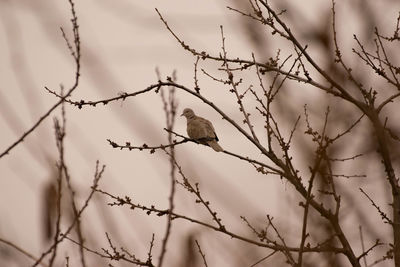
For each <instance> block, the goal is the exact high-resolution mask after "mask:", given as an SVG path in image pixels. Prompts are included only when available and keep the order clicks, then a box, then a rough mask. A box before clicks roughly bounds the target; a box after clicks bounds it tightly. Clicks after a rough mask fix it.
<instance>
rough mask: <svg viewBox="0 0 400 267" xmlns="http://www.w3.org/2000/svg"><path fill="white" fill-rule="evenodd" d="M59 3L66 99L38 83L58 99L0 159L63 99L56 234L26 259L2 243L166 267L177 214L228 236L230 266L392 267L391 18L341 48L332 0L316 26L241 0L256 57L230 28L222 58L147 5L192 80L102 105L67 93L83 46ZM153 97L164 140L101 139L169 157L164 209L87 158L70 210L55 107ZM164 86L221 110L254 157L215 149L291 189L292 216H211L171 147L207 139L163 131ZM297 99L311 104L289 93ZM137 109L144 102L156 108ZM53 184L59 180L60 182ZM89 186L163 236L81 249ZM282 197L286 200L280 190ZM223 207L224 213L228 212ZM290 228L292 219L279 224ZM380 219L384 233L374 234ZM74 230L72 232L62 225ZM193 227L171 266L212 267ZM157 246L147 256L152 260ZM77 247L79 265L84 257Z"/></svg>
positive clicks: (259, 0)
mask: <svg viewBox="0 0 400 267" xmlns="http://www.w3.org/2000/svg"><path fill="white" fill-rule="evenodd" d="M69 3H70V6H71V11H72V32H73V42H70V41H69V39H68V38H67V35H66V33H65V32H64V30H62V35H63V36H64V39H65V41H66V43H67V46H68V49H69V51H70V53H71V56H72V57H73V59H74V62H75V66H76V70H75V82H74V84H73V85H72V86H71V87H70V89H68V90H66V93H65V94H64V93H63V90H61V93H59V92H57V91H56V90H53V89H50V88H47V87H46V90H47V92H48V93H50V94H52V95H54V96H55V97H56V98H57V102H56V104H55V105H54V106H53V107H52V108H51V109H49V110H48V111H47V112H46V113H45V114H44V115H43V116H42V117H40V119H39V120H38V121H37V122H36V123H35V124H34V125H33V126H32V127H31V128H30V129H28V130H27V131H26V132H25V133H24V134H23V135H22V136H21V137H20V138H19V139H17V141H15V142H14V143H12V144H11V145H10V146H9V147H8V148H7V149H6V150H5V151H4V152H2V153H1V154H0V158H1V157H3V156H5V155H7V154H9V153H11V152H12V150H13V148H14V147H16V146H17V145H19V144H20V143H21V142H22V141H23V140H24V139H25V138H26V137H27V136H28V135H30V134H31V133H32V132H34V131H35V130H36V129H37V127H38V125H39V124H40V123H41V122H42V121H43V120H44V119H46V118H47V117H48V116H49V115H50V114H51V113H52V112H53V110H55V109H56V108H57V107H58V106H62V121H61V122H60V120H57V119H55V121H54V128H55V136H56V144H57V150H58V154H59V159H58V161H57V165H56V167H57V175H56V176H57V179H56V185H53V187H50V189H51V190H50V193H49V194H48V195H49V196H52V197H53V198H54V199H55V200H54V201H55V202H56V205H55V206H54V205H49V210H50V209H52V210H53V211H52V214H55V216H54V215H52V216H53V217H55V220H54V222H52V223H51V224H52V225H53V226H54V227H55V230H52V231H49V232H50V233H51V235H52V242H51V245H50V246H49V247H48V248H47V249H46V250H44V252H43V253H42V255H41V256H40V257H38V258H35V257H34V256H32V255H31V254H30V253H27V252H24V250H22V249H20V248H18V246H16V245H15V244H12V243H10V242H8V241H6V240H3V239H0V242H2V243H4V244H6V245H9V246H12V247H13V248H16V249H17V250H19V251H21V252H22V253H24V254H25V255H26V256H27V257H29V258H31V259H32V258H33V259H34V260H35V263H34V266H36V265H38V264H44V261H45V257H46V256H47V255H51V256H50V259H49V261H48V265H49V266H53V265H54V264H55V259H56V258H57V255H58V254H59V253H57V251H58V249H59V246H60V243H61V242H65V241H66V240H68V241H69V242H68V243H69V244H73V245H74V246H75V245H76V248H77V251H78V253H79V254H78V255H79V259H80V264H81V266H89V265H91V263H89V262H91V261H92V260H93V262H94V259H101V260H102V261H101V262H102V263H103V264H104V263H105V262H113V263H112V264H115V263H116V262H117V263H119V264H121V266H125V265H131V264H132V265H137V266H166V265H167V264H168V263H169V262H168V260H167V258H168V255H169V254H168V253H170V252H171V251H172V250H173V249H172V247H174V246H176V244H175V243H173V240H171V234H172V233H173V231H174V232H177V233H179V232H180V230H181V229H180V227H178V226H177V222H178V221H183V222H185V223H186V224H188V225H191V226H193V227H196V229H207V230H213V231H212V235H216V236H218V237H220V239H221V240H220V242H221V244H222V243H223V242H224V241H222V239H223V238H226V237H227V238H229V240H230V242H226V243H227V244H228V245H231V244H232V245H231V246H232V247H231V249H227V251H228V252H229V253H231V256H230V260H231V261H232V262H236V264H237V265H238V266H257V265H258V266H261V265H262V264H268V263H269V262H273V264H282V263H283V262H284V263H286V264H287V265H290V266H296V267H297V266H315V265H316V264H319V263H322V264H321V265H325V266H360V267H361V266H378V265H383V264H386V265H388V266H392V265H394V266H400V188H399V181H398V178H397V176H398V174H397V172H398V170H397V169H396V166H397V165H398V163H399V156H398V151H399V147H398V142H399V137H398V135H397V134H396V133H397V131H398V127H397V124H396V116H395V114H396V111H397V106H396V103H397V102H398V97H399V96H400V93H399V91H400V83H399V75H400V66H399V62H398V57H396V48H397V45H398V42H399V40H400V37H399V31H400V14H399V16H398V18H397V20H395V21H393V29H392V30H391V32H387V29H380V28H379V27H378V26H377V25H374V26H373V30H372V31H371V30H370V27H371V25H373V24H374V23H375V22H376V21H375V20H374V19H373V18H370V19H369V20H368V21H367V22H369V23H367V24H368V25H367V26H366V27H365V32H366V36H372V37H373V41H372V42H371V41H368V40H366V41H364V40H363V39H364V38H360V37H359V36H358V35H356V34H354V35H353V45H354V48H352V49H347V48H343V47H344V46H342V44H341V40H343V39H344V38H343V37H342V36H343V35H344V34H347V32H346V31H344V30H343V28H344V27H345V22H344V21H342V20H340V19H338V16H339V15H340V14H339V12H338V11H337V6H338V5H339V6H340V5H341V3H340V4H336V3H335V2H334V1H332V3H331V7H330V9H329V10H328V13H327V14H329V15H327V16H326V17H327V18H329V19H327V20H326V21H324V23H323V24H321V25H320V28H319V29H317V30H314V31H309V32H307V31H304V30H303V31H302V29H301V27H296V26H292V25H291V24H292V23H293V24H295V22H296V21H298V19H297V18H296V15H293V13H292V12H291V11H290V6H288V7H285V8H284V9H283V8H281V6H274V5H272V4H270V3H269V2H268V1H265V0H249V1H248V2H246V5H244V4H243V3H240V4H237V6H236V7H235V6H233V7H228V10H230V11H232V12H234V13H236V14H237V16H239V17H240V18H241V19H242V20H243V21H245V24H244V25H246V27H245V29H249V31H250V30H251V32H250V39H251V40H252V41H253V42H254V44H255V47H256V49H257V50H258V51H262V52H261V53H260V52H259V53H251V52H249V56H248V58H245V57H242V56H236V55H231V53H230V51H229V49H228V47H229V45H228V43H229V41H228V39H229V36H226V33H225V32H224V27H223V26H220V38H221V39H220V40H221V41H220V43H221V48H220V52H219V53H217V54H213V53H212V52H209V51H207V50H205V49H203V48H197V47H194V46H192V45H191V44H189V43H188V42H187V41H185V40H184V38H185V37H184V36H183V37H182V36H180V34H179V33H178V32H177V31H175V30H174V29H173V27H172V26H170V24H169V22H168V21H167V19H165V17H164V16H163V14H162V12H160V11H159V10H157V9H156V12H157V14H158V16H159V18H160V20H161V22H162V23H163V24H164V26H165V28H166V30H167V31H168V32H169V33H170V35H171V37H172V38H174V39H175V40H176V42H177V44H178V45H180V46H181V47H182V48H183V50H184V51H185V52H188V53H189V54H191V55H192V56H193V61H194V69H193V72H194V77H193V83H192V84H184V83H179V82H178V81H177V78H176V74H175V73H174V74H173V75H172V77H169V76H167V77H166V78H163V77H162V76H161V74H159V73H158V72H157V74H158V81H156V82H154V83H150V84H149V85H148V86H147V87H146V88H144V89H142V90H138V91H134V92H123V93H120V94H118V95H116V96H114V97H111V98H104V99H100V100H83V99H82V100H74V99H73V98H72V97H71V93H72V92H73V91H74V90H75V89H76V88H78V87H79V79H80V75H81V74H80V60H81V49H80V42H81V41H80V33H79V26H78V23H77V20H78V15H77V14H76V12H75V5H74V3H73V2H72V0H69ZM364 11H365V13H364V14H369V13H368V12H367V11H370V10H369V9H366V8H365V9H364ZM249 25H251V26H249ZM316 27H317V26H316ZM265 33H268V36H269V37H268V39H267V40H264V39H263V37H262V36H261V35H263V34H265ZM272 42H276V43H277V44H279V45H281V44H284V45H282V47H281V48H280V49H277V50H276V51H274V52H273V54H272V53H271V52H269V51H267V50H263V47H264V46H265V45H266V44H270V43H272ZM314 44H317V45H319V46H320V48H321V49H322V51H323V52H324V55H326V56H325V58H323V60H321V57H320V56H318V53H317V52H316V51H315V50H318V49H317V48H316V47H315V46H314ZM349 62H351V63H349ZM210 66H211V67H210ZM215 66H216V67H215ZM371 77H373V78H371ZM203 79H210V80H211V81H213V82H214V84H215V87H218V88H221V90H224V92H225V94H226V95H227V97H231V98H230V102H231V104H230V105H229V110H228V109H227V108H226V107H224V106H222V105H219V104H218V101H216V99H212V98H210V97H209V96H208V94H207V92H208V90H210V89H206V88H204V87H203V86H202V84H201V81H202V80H203ZM151 92H155V93H157V94H159V95H160V97H161V100H162V106H163V111H164V115H165V121H166V124H165V127H160V128H159V129H156V130H159V131H160V132H165V135H166V136H167V140H168V143H165V144H161V145H160V144H148V143H145V144H143V145H138V144H135V143H134V142H133V141H126V142H125V143H120V142H117V141H115V140H113V139H112V138H109V139H108V140H107V141H108V144H109V145H110V146H111V147H112V148H115V149H118V150H128V151H131V153H139V152H142V153H143V152H145V151H148V152H150V154H158V155H160V154H161V155H163V156H165V157H164V158H167V160H168V163H169V167H170V173H169V178H170V179H169V180H170V183H169V186H170V190H169V196H168V199H167V207H159V206H158V205H153V204H148V203H151V200H150V199H149V202H147V204H143V203H141V202H138V201H136V200H135V198H134V197H132V196H130V195H126V196H122V195H120V194H119V193H113V192H111V191H109V190H107V189H103V188H100V187H99V186H98V181H99V179H100V178H101V176H102V174H103V171H104V166H103V168H100V167H99V164H98V162H97V164H96V171H95V175H94V177H95V178H94V182H93V186H92V187H91V191H90V193H89V196H88V197H87V198H86V200H85V201H84V202H83V204H82V205H81V207H80V206H79V205H78V204H77V200H76V196H75V189H74V186H73V184H72V183H71V177H70V174H69V168H68V167H67V163H66V162H65V159H64V142H63V138H64V136H65V134H66V130H65V129H66V122H67V120H66V114H65V110H64V105H70V106H75V107H76V108H78V109H83V108H85V107H88V106H92V107H97V106H98V105H108V104H110V103H113V102H117V101H125V100H127V99H130V98H139V97H141V96H143V95H146V94H149V93H151ZM176 92H183V93H185V94H188V95H189V96H190V97H192V98H194V99H197V100H200V101H201V102H202V103H203V104H204V105H205V106H208V107H209V108H211V109H212V110H213V112H214V113H213V114H214V115H215V116H214V118H221V117H222V119H223V120H224V121H225V122H226V123H227V125H228V127H230V129H231V131H234V132H235V133H237V135H238V136H241V137H242V141H241V142H243V143H244V144H245V146H246V147H248V148H249V150H248V151H257V153H258V154H256V153H251V152H249V153H248V154H247V153H242V152H240V153H239V152H236V151H231V149H230V148H229V146H223V147H224V150H223V151H222V152H221V153H220V154H222V155H223V156H224V157H230V158H232V159H234V160H235V161H237V162H239V163H245V165H244V166H247V165H248V166H251V168H252V169H253V172H254V173H258V174H261V175H262V176H263V177H265V178H266V179H277V180H279V181H283V183H282V186H287V187H288V188H289V189H288V196H287V198H288V199H289V201H290V202H289V203H288V206H289V208H290V209H291V210H293V211H294V212H295V213H296V214H297V215H298V218H297V219H296V221H294V222H291V221H285V217H284V216H283V218H274V217H275V216H272V215H271V214H266V215H264V214H262V215H260V214H255V217H256V216H257V217H261V220H260V221H257V220H255V219H254V218H249V217H248V216H242V215H241V214H234V216H235V217H236V221H239V222H241V223H242V225H243V226H245V228H246V231H247V232H246V233H243V231H240V230H237V228H236V227H233V226H232V224H233V223H232V222H231V221H228V220H225V219H224V218H223V215H222V212H221V211H219V210H218V208H215V206H214V205H213V204H212V203H211V201H210V200H209V199H208V196H207V194H204V187H203V184H201V183H200V182H198V181H197V180H196V179H195V178H194V177H192V174H191V172H190V170H187V169H186V166H185V165H184V163H182V162H183V161H181V160H180V157H179V154H180V151H178V150H177V147H178V146H186V145H188V144H191V143H192V144H195V145H196V146H195V147H196V148H197V147H200V146H203V145H204V144H205V145H207V144H206V142H203V140H196V139H191V138H189V137H187V136H186V134H185V133H181V132H178V131H176V130H175V129H174V125H175V120H176V115H177V114H178V113H177V112H178V106H177V103H178V99H177V94H176ZM303 92H304V93H303ZM302 94H303V95H306V96H307V97H310V98H312V99H313V101H307V100H306V99H300V100H299V99H298V98H299V95H302ZM148 105H149V106H152V107H153V106H154V105H157V104H156V103H149V104H148ZM250 149H251V150H250ZM210 150H211V149H210ZM215 153H216V152H215ZM163 156H160V158H161V157H163ZM185 156H186V155H185ZM378 164H380V165H378ZM371 176H373V177H372V178H371ZM367 179H374V180H377V184H379V186H380V187H381V188H382V190H383V191H386V192H388V195H389V196H390V203H389V207H385V205H384V204H382V201H384V198H383V197H381V196H377V195H374V194H373V192H371V188H368V183H367V182H366V181H369V180H367ZM63 183H65V184H66V185H67V186H66V187H64V188H65V189H63V186H62V185H63ZM367 188H368V189H367ZM181 189H183V190H184V191H185V192H187V193H189V195H190V196H191V197H192V199H193V201H194V202H195V203H198V204H199V205H200V206H201V207H202V209H203V210H204V211H205V212H206V214H207V216H208V219H201V218H198V217H196V216H193V215H192V214H190V213H189V212H188V213H186V212H180V211H179V210H178V209H177V208H176V197H177V196H176V195H177V192H178V190H181ZM63 190H64V191H63ZM63 194H68V195H69V196H70V207H71V210H72V212H71V216H70V217H72V219H71V220H70V222H69V225H68V227H67V228H66V230H61V227H60V221H61V219H62V215H63V212H64V211H63V210H62V209H61V208H60V207H61V202H62V195H63ZM94 194H96V195H97V194H98V195H99V196H102V197H104V198H105V199H107V202H108V205H109V206H111V207H114V208H119V209H120V208H121V207H122V206H126V207H129V209H130V210H131V211H132V212H137V211H139V212H143V213H144V214H147V215H150V216H151V215H153V216H154V215H155V218H157V217H161V218H165V221H166V227H165V231H164V234H163V235H162V236H157V235H155V234H154V233H151V234H149V237H148V241H147V242H148V245H147V247H148V251H147V254H146V255H145V256H143V255H142V256H138V255H139V254H138V253H137V252H134V251H135V250H134V248H131V247H125V246H122V245H121V246H119V245H116V243H118V244H119V243H120V241H119V240H115V238H114V237H113V236H112V235H110V234H108V233H107V232H106V233H105V235H106V239H107V243H108V247H109V248H101V250H99V249H96V248H93V243H88V242H86V237H85V236H86V235H88V233H85V232H84V230H83V226H82V222H81V214H82V212H83V211H84V210H85V208H86V207H87V206H88V203H89V201H90V200H91V198H92V196H93V195H94ZM132 195H134V192H133V193H132ZM283 199H285V196H282V200H283ZM53 204H54V203H53ZM50 207H51V208H50ZM231 208H232V210H233V213H235V212H234V210H235V207H231ZM54 209H56V211H54ZM154 220H156V219H154ZM290 225H295V227H292V229H288V227H290ZM285 226H286V227H285ZM387 226H388V227H390V229H391V232H392V234H389V235H388V234H386V233H385V232H384V231H381V230H380V229H382V228H384V227H387ZM73 229H75V232H76V236H73V235H72V233H71V231H72V230H73ZM198 231H202V230H198ZM198 233H199V232H192V233H190V234H185V237H186V239H185V243H186V248H187V249H186V251H185V254H182V255H180V256H181V258H182V262H181V263H180V264H181V265H182V266H213V262H212V261H210V260H209V255H210V254H211V253H212V252H211V246H209V245H208V243H207V242H204V240H201V239H200V235H199V234H198ZM234 240H238V241H240V243H241V244H244V245H243V246H244V247H246V248H250V250H251V251H253V252H252V253H253V254H252V255H250V254H249V257H248V259H245V260H244V261H243V262H240V260H239V259H238V258H235V254H234V249H235V245H234V244H233V243H234V242H235V241H234ZM235 244H236V243H235ZM154 248H156V249H154ZM155 253H158V257H154V256H153V255H155ZM88 255H90V259H91V260H88ZM65 264H66V265H67V266H68V265H69V258H66V259H65ZM110 265H111V264H110ZM112 266H114V265H112Z"/></svg>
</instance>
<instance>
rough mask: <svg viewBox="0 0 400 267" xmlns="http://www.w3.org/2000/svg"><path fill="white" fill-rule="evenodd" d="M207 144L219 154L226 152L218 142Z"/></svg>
mask: <svg viewBox="0 0 400 267" xmlns="http://www.w3.org/2000/svg"><path fill="white" fill-rule="evenodd" d="M207 144H208V145H209V146H210V147H212V149H214V150H215V151H217V152H221V151H224V149H223V148H222V147H221V146H220V145H219V144H218V143H217V141H215V140H212V141H208V142H207Z"/></svg>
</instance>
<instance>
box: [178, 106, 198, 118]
mask: <svg viewBox="0 0 400 267" xmlns="http://www.w3.org/2000/svg"><path fill="white" fill-rule="evenodd" d="M181 116H185V117H186V119H189V118H193V117H194V116H195V114H194V112H193V110H191V109H190V108H185V109H184V110H183V112H182V114H181Z"/></svg>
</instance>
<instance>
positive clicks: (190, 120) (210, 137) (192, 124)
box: [181, 108, 224, 152]
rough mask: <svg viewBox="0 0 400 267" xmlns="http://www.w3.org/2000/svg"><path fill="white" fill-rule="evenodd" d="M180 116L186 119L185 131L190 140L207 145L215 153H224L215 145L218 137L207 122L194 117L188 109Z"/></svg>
mask: <svg viewBox="0 0 400 267" xmlns="http://www.w3.org/2000/svg"><path fill="white" fill-rule="evenodd" d="M181 116H185V117H186V120H187V129H186V131H187V134H188V135H189V137H190V138H192V139H195V140H197V141H199V143H201V144H203V145H209V146H210V147H212V148H213V149H214V150H215V151H217V152H220V151H224V149H223V148H222V147H221V146H220V145H218V143H217V141H218V137H217V135H216V134H215V130H214V127H213V125H212V124H211V122H210V121H209V120H206V119H204V118H202V117H198V116H196V114H194V112H193V110H191V109H190V108H185V109H184V110H183V113H182V115H181Z"/></svg>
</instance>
